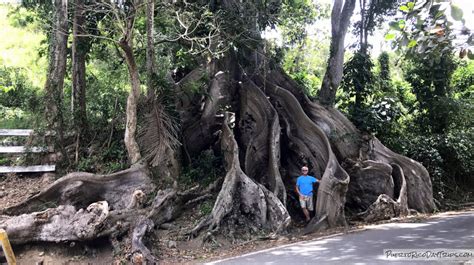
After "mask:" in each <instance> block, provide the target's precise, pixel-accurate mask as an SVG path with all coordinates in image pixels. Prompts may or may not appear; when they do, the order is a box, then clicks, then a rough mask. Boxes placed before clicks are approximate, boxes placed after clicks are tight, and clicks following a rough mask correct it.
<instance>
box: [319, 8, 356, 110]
mask: <svg viewBox="0 0 474 265" xmlns="http://www.w3.org/2000/svg"><path fill="white" fill-rule="evenodd" d="M355 2H356V0H335V1H334V6H333V8H332V12H331V45H330V48H329V59H328V63H327V68H326V73H325V74H324V79H323V83H322V85H321V90H320V91H319V94H318V96H319V101H320V102H321V103H322V104H323V105H327V106H333V105H334V103H335V101H336V91H337V89H338V87H339V84H340V83H341V80H342V73H343V63H344V40H345V37H346V33H347V29H348V28H349V24H350V21H351V17H352V13H353V12H354V7H355Z"/></svg>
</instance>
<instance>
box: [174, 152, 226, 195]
mask: <svg viewBox="0 0 474 265" xmlns="http://www.w3.org/2000/svg"><path fill="white" fill-rule="evenodd" d="M223 174H224V167H223V161H222V157H220V156H215V155H214V152H213V151H212V150H206V151H204V152H202V153H201V154H200V155H199V156H198V157H197V158H195V159H193V160H192V162H191V164H190V165H189V166H188V167H187V168H186V169H185V170H184V171H183V173H182V174H181V176H180V177H179V183H182V184H184V185H186V186H190V185H192V184H193V183H200V184H202V185H203V186H207V185H209V184H210V183H212V182H213V181H215V180H216V179H218V178H219V177H222V176H223Z"/></svg>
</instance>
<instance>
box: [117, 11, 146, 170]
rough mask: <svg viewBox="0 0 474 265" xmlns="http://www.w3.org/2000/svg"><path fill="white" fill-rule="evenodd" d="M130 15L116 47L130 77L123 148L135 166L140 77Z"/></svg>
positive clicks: (137, 152)
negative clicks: (121, 53)
mask: <svg viewBox="0 0 474 265" xmlns="http://www.w3.org/2000/svg"><path fill="white" fill-rule="evenodd" d="M131 12H133V14H130V15H129V16H128V17H127V20H126V21H125V24H126V25H125V32H124V35H123V36H122V39H121V40H120V41H119V43H118V45H119V46H120V48H121V49H122V51H123V52H124V56H125V61H126V62H127V68H128V72H129V75H130V85H131V89H130V93H129V94H128V98H127V108H126V116H127V122H126V126H125V137H124V142H125V147H126V148H127V152H128V159H129V160H130V163H132V164H135V163H137V162H138V161H139V160H140V159H141V154H140V148H139V146H138V143H137V140H136V130H137V104H138V99H139V97H140V77H139V73H138V67H137V63H136V61H135V55H134V54H133V24H134V21H135V12H136V10H134V11H131Z"/></svg>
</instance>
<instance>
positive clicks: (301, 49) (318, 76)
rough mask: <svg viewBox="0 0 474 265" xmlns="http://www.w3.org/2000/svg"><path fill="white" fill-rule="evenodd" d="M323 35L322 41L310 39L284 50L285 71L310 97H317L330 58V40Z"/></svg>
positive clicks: (283, 62) (283, 65)
mask: <svg viewBox="0 0 474 265" xmlns="http://www.w3.org/2000/svg"><path fill="white" fill-rule="evenodd" d="M326 34H328V33H327V32H326ZM321 35H322V37H321V39H313V38H311V39H309V38H308V39H306V40H304V41H302V42H301V43H295V44H294V45H292V46H288V47H286V48H283V54H284V55H283V61H282V67H283V69H284V70H285V71H286V72H287V73H288V74H289V75H290V76H291V77H292V78H293V79H294V80H295V81H297V82H298V83H299V84H300V85H301V86H302V87H303V89H304V92H305V93H306V95H308V96H310V97H315V96H316V94H317V92H318V90H319V88H320V87H321V84H322V79H323V77H324V72H325V70H326V63H327V58H328V57H329V54H328V53H329V38H328V36H327V35H325V34H323V33H321Z"/></svg>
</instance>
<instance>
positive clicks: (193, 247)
mask: <svg viewBox="0 0 474 265" xmlns="http://www.w3.org/2000/svg"><path fill="white" fill-rule="evenodd" d="M54 179H55V177H54V175H51V174H45V175H40V176H33V175H31V176H23V177H18V176H14V175H10V176H3V177H0V209H1V208H6V207H9V206H11V205H14V204H16V203H18V202H20V201H22V200H24V199H26V198H28V197H29V196H32V195H34V194H36V193H38V192H39V191H40V190H41V189H43V188H45V187H46V186H47V185H49V184H51V183H52V182H53V181H54ZM210 206H212V201H204V202H203V203H202V204H201V205H198V206H196V207H194V208H193V209H190V210H188V211H186V212H185V214H184V215H183V216H181V217H180V218H178V219H177V220H175V221H174V222H173V223H170V224H166V225H164V226H163V227H160V228H159V229H156V230H155V233H154V234H153V235H152V236H151V237H150V238H149V240H148V242H146V244H147V245H148V246H149V247H150V249H151V250H152V251H153V252H154V253H155V255H156V257H158V258H159V262H160V264H197V263H203V262H206V261H212V260H218V259H222V258H227V257H231V256H235V255H238V254H243V253H248V252H252V251H255V250H261V249H265V248H270V247H274V246H278V245H283V244H288V243H293V242H297V241H303V240H309V239H313V238H318V237H322V236H327V235H331V234H338V233H343V232H350V231H354V230H358V229H361V228H363V226H364V224H363V223H350V225H349V227H347V228H345V229H344V228H338V229H332V230H328V231H324V232H321V233H314V234H310V235H302V232H301V230H302V228H303V224H298V223H296V224H295V223H294V224H292V225H291V226H290V228H289V231H288V233H287V234H285V235H281V236H279V237H276V238H265V237H263V238H254V239H245V238H242V237H241V238H234V237H233V238H232V239H230V238H229V237H223V236H216V237H211V240H208V241H206V242H205V243H203V240H202V236H201V237H198V238H195V239H190V238H188V236H187V233H186V232H188V231H190V230H191V229H192V228H193V227H194V226H195V225H196V224H197V222H199V220H200V219H201V218H203V217H204V216H206V214H207V213H208V211H209V207H210ZM448 214H449V213H448ZM428 217H429V215H416V216H411V217H407V218H399V219H392V220H390V221H384V222H397V221H404V222H417V221H420V220H424V219H426V218H428ZM380 223H383V222H380ZM203 234H204V233H203ZM13 250H14V252H15V255H16V258H17V261H18V264H37V265H46V264H54V265H56V264H94V265H95V264H128V263H129V262H128V261H127V259H126V257H123V255H116V254H117V253H114V251H113V248H112V246H111V244H110V242H108V240H107V239H101V240H96V241H94V242H87V243H81V242H62V243H42V242H41V243H34V244H27V245H21V246H13ZM1 256H2V254H1V251H0V264H3V263H5V260H4V257H1ZM2 262H3V263H2Z"/></svg>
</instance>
